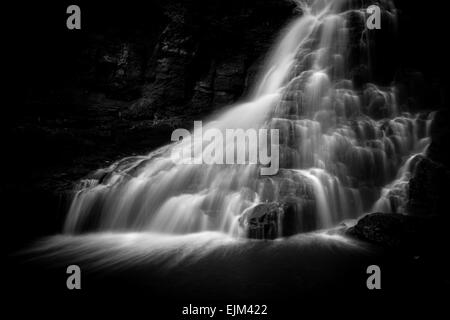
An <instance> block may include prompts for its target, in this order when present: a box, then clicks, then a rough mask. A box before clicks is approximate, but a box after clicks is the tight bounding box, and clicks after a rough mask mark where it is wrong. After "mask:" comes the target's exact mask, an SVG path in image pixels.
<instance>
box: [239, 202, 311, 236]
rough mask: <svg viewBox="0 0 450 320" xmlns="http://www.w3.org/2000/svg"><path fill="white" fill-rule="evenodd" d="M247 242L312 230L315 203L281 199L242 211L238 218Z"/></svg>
mask: <svg viewBox="0 0 450 320" xmlns="http://www.w3.org/2000/svg"><path fill="white" fill-rule="evenodd" d="M239 223H240V225H241V226H242V227H243V229H244V230H245V232H246V236H247V237H248V238H250V239H266V240H267V239H276V238H280V237H288V236H291V235H294V234H297V233H300V232H307V231H311V230H314V229H316V227H317V226H316V218H315V201H314V200H309V199H306V200H305V199H300V198H298V197H285V198H284V199H283V201H280V202H267V203H260V204H257V205H255V206H253V207H251V208H248V209H246V210H245V211H244V212H243V213H242V216H241V217H240V219H239Z"/></svg>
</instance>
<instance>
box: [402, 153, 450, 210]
mask: <svg viewBox="0 0 450 320" xmlns="http://www.w3.org/2000/svg"><path fill="white" fill-rule="evenodd" d="M449 178H450V172H449V170H448V169H447V168H446V167H445V166H443V165H442V164H439V163H437V162H435V161H433V160H431V159H429V158H426V157H424V158H422V159H421V160H420V161H419V162H418V163H417V164H416V166H415V170H414V173H413V176H412V178H411V179H410V181H409V188H408V193H409V194H408V204H407V207H408V212H409V213H411V214H416V215H439V214H443V213H444V212H445V211H442V210H445V208H446V207H447V206H448V203H447V201H448V196H449V191H448V187H447V184H448V180H449Z"/></svg>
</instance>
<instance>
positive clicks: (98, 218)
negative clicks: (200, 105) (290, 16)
mask: <svg viewBox="0 0 450 320" xmlns="http://www.w3.org/2000/svg"><path fill="white" fill-rule="evenodd" d="M311 2H312V3H311ZM353 2H355V1H345V0H316V1H300V3H299V6H300V8H301V11H302V13H301V15H300V16H299V17H298V18H297V19H296V20H295V21H293V22H292V23H291V24H290V25H289V26H288V27H287V28H286V30H285V31H284V32H283V35H282V36H281V38H280V39H279V41H278V43H277V44H276V46H275V48H274V50H273V51H272V54H271V57H270V58H269V59H268V61H267V64H266V67H265V69H264V72H263V73H262V74H261V75H260V77H259V80H258V81H257V83H256V84H255V87H254V90H253V91H252V92H251V94H250V96H249V97H248V98H247V99H246V100H244V102H242V103H238V104H236V105H233V106H230V107H229V108H227V109H226V110H224V111H223V112H222V114H220V115H219V116H217V117H216V118H214V119H211V120H210V121H209V122H207V123H206V125H205V128H206V129H208V128H214V129H217V130H221V131H224V130H225V129H231V128H238V129H244V130H245V129H250V128H252V129H260V128H268V129H277V130H279V135H280V136H279V138H280V139H279V150H280V159H279V166H280V170H279V172H278V173H277V174H276V175H274V176H261V175H260V174H259V170H258V165H257V164H235V165H205V164H185V163H183V162H182V160H181V159H173V157H171V154H173V151H174V150H175V151H177V150H178V151H183V150H191V149H192V148H194V147H195V143H194V142H192V141H190V142H179V143H173V144H170V145H167V146H164V147H162V148H159V149H157V150H155V151H153V152H151V153H150V154H148V155H146V156H137V157H129V158H125V159H122V160H120V161H118V162H117V163H114V164H113V165H111V166H110V167H109V168H106V169H101V170H98V171H97V172H95V173H94V174H92V175H91V176H90V177H89V178H88V179H86V180H84V181H82V182H81V183H80V186H79V187H78V188H77V190H76V193H75V195H74V198H73V200H72V204H71V207H70V210H69V213H68V215H67V219H66V222H65V226H64V230H65V232H67V233H80V232H85V231H154V232H160V233H168V234H186V233H192V232H198V231H206V230H211V231H221V232H224V233H228V234H230V235H238V234H239V233H240V232H241V231H242V230H241V229H242V225H241V223H240V222H239V218H240V217H241V216H242V214H243V212H246V210H249V209H251V208H253V207H254V206H255V205H257V204H261V203H266V202H280V203H289V204H291V205H293V207H294V208H295V211H296V212H295V214H296V215H297V216H298V219H297V220H296V222H295V223H296V224H298V226H297V227H296V229H297V230H298V231H307V230H311V229H321V228H328V227H332V226H334V225H335V224H337V223H339V222H340V221H342V220H344V219H348V218H356V217H358V216H360V215H361V214H363V213H364V212H366V211H368V210H370V209H371V208H376V209H379V210H383V211H401V210H400V209H399V208H402V205H401V204H399V203H397V204H396V205H395V206H393V205H391V202H392V197H394V198H395V199H397V200H396V201H397V202H398V201H402V200H401V197H397V194H398V192H397V193H396V192H394V191H393V190H399V189H402V188H403V189H402V190H403V191H402V192H404V184H405V183H404V182H405V181H406V180H405V179H407V178H408V177H407V172H408V169H404V168H403V169H402V166H403V167H404V166H407V167H408V166H409V164H410V161H406V160H407V159H408V158H409V157H412V156H413V155H414V154H415V153H420V152H422V151H423V150H424V148H425V146H426V144H427V136H428V135H427V131H426V130H424V128H425V127H426V126H427V123H429V121H430V120H429V119H426V118H425V119H424V118H423V117H420V116H419V115H413V114H410V113H408V112H406V111H405V110H401V108H400V107H399V106H398V104H397V100H396V89H395V87H379V86H376V85H375V84H371V83H369V84H366V85H365V87H364V88H357V86H355V84H354V83H353V81H352V76H351V71H352V67H353V65H352V61H351V59H350V56H351V55H350V50H355V49H354V46H355V45H354V43H351V41H353V42H354V39H353V40H352V37H351V32H352V30H351V28H350V22H349V20H350V17H351V18H352V19H353V20H355V19H356V21H357V22H358V23H359V24H362V25H363V26H364V25H365V19H366V14H365V10H364V8H360V7H357V8H353V5H352V3H353ZM388 10H392V12H391V13H392V14H390V15H389V17H390V19H395V10H394V9H393V7H392V6H389V8H388ZM365 31H367V30H365ZM365 31H363V33H362V35H364V32H365ZM353 38H354V37H353ZM358 41H359V43H357V50H359V51H358V52H359V54H360V55H361V57H362V58H361V60H362V63H363V64H366V65H367V64H368V63H369V60H370V52H369V51H370V50H369V48H370V46H368V45H367V41H369V40H368V38H367V37H363V36H362V37H361V39H360V40H358ZM352 46H353V48H352ZM195 139H197V140H198V139H200V140H201V141H200V142H201V143H200V145H203V146H204V145H208V144H210V143H211V141H209V140H208V141H206V140H205V139H204V137H194V141H195ZM229 147H230V146H227V145H225V146H224V148H225V149H227V148H229ZM202 150H203V149H199V148H194V154H195V157H200V156H201V155H202V152H203V151H202ZM405 163H406V164H405ZM399 170H400V171H399ZM402 170H403V171H402ZM396 177H397V178H398V179H399V181H397V180H395V178H396ZM400 185H401V186H402V187H401V186H400ZM400 193H401V192H400ZM394 202H395V201H394Z"/></svg>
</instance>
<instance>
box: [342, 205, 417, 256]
mask: <svg viewBox="0 0 450 320" xmlns="http://www.w3.org/2000/svg"><path fill="white" fill-rule="evenodd" d="M420 222H421V220H418V219H417V218H416V217H411V216H406V215H403V214H396V213H371V214H368V215H366V216H364V217H362V218H361V219H359V220H358V222H357V224H356V225H355V226H353V227H351V228H349V229H348V230H347V231H346V234H347V235H349V236H351V237H355V238H357V239H359V240H363V241H367V242H370V243H373V244H376V245H379V246H382V247H386V248H390V249H399V248H403V247H405V246H412V245H414V244H415V243H416V242H417V241H418V239H417V237H418V236H419V235H420V234H421V230H420V229H421V223H420Z"/></svg>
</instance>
